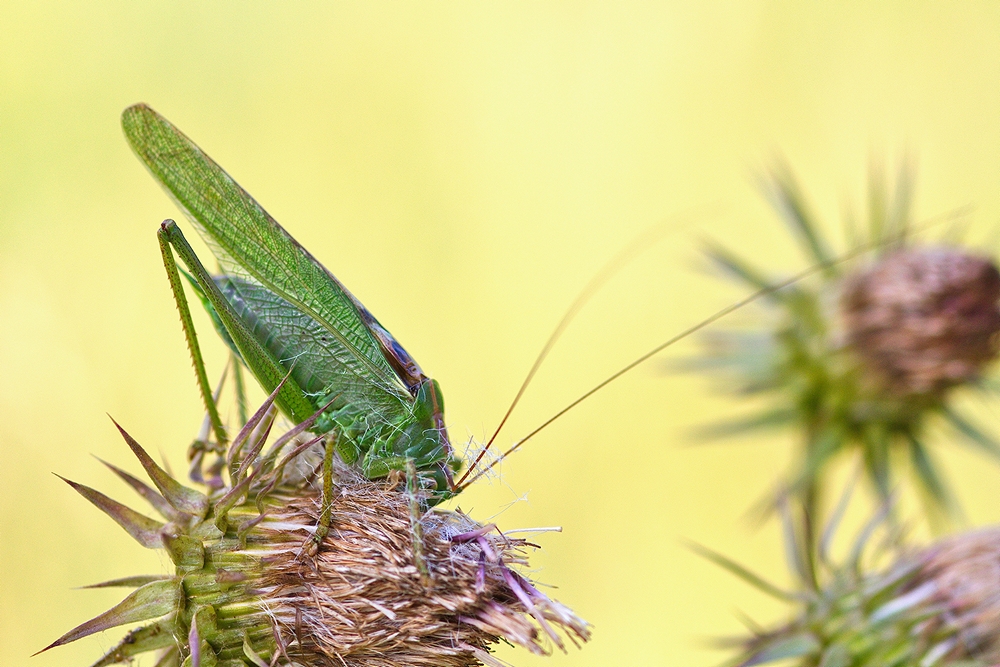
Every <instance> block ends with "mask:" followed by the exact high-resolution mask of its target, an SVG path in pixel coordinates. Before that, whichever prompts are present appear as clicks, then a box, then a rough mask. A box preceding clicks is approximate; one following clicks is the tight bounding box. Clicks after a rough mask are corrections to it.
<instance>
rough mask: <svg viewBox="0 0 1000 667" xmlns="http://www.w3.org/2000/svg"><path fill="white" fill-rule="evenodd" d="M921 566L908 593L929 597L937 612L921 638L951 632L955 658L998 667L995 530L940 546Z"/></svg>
mask: <svg viewBox="0 0 1000 667" xmlns="http://www.w3.org/2000/svg"><path fill="white" fill-rule="evenodd" d="M920 560H921V561H922V566H921V568H920V570H919V571H918V573H917V575H916V578H915V581H914V584H913V589H914V590H918V589H924V590H927V591H928V592H930V593H931V597H930V600H931V604H933V605H934V606H935V607H939V608H940V611H939V612H938V613H937V614H935V615H934V616H933V617H932V619H931V620H929V621H928V626H927V627H925V628H924V632H925V633H926V634H932V633H935V632H940V631H941V629H942V628H948V629H950V630H952V631H956V635H955V636H956V644H955V646H954V648H953V650H952V655H953V656H954V657H956V658H975V659H976V660H980V661H985V663H986V664H995V663H1000V528H997V527H993V528H987V529H983V530H978V531H974V532H970V533H964V534H962V535H959V536H956V537H953V538H951V539H948V540H945V541H943V542H939V543H937V544H935V545H934V546H932V547H930V548H928V549H927V550H926V551H924V552H923V554H921V556H920Z"/></svg>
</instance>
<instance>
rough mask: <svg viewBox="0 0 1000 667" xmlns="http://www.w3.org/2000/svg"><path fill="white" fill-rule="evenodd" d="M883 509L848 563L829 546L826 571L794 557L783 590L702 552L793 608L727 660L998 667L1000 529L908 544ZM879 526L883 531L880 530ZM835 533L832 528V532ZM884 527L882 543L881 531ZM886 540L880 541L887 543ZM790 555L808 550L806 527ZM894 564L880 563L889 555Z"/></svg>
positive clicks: (743, 664) (823, 562)
mask: <svg viewBox="0 0 1000 667" xmlns="http://www.w3.org/2000/svg"><path fill="white" fill-rule="evenodd" d="M885 516H886V515H885V514H882V515H880V516H878V517H876V518H875V519H873V520H872V522H871V523H869V524H868V525H867V526H865V527H864V529H863V530H862V531H861V533H860V534H859V535H858V537H857V539H856V541H855V543H854V544H853V546H852V548H851V550H850V555H849V556H848V557H847V558H846V559H844V560H843V561H841V562H836V563H835V562H833V560H832V559H831V558H830V557H829V556H828V554H826V553H824V554H823V558H821V559H820V561H819V569H818V571H815V572H811V573H810V572H806V571H805V570H803V569H801V567H800V565H801V562H799V563H794V564H793V572H794V573H795V575H796V581H797V583H796V586H795V588H794V589H793V590H783V589H780V588H779V587H777V586H774V585H772V584H769V583H767V582H765V581H764V580H763V579H761V578H759V577H756V575H752V574H751V573H749V572H748V571H747V570H745V569H743V568H742V567H740V566H739V565H736V564H735V563H733V562H732V561H729V560H728V559H726V558H725V557H723V556H720V555H718V554H715V553H713V552H710V551H707V550H705V551H704V553H705V554H706V555H707V556H708V557H709V558H711V559H712V560H714V561H716V562H717V563H720V564H722V565H723V566H725V567H727V568H728V569H730V570H731V571H733V572H736V573H737V574H739V575H740V576H742V577H743V578H744V579H745V580H746V581H748V582H750V583H752V584H753V585H755V586H756V587H758V588H760V589H761V590H764V591H765V592H768V593H770V594H772V595H776V596H778V597H781V598H782V599H784V600H786V601H787V602H788V603H789V604H790V605H791V610H790V615H789V620H787V621H786V622H785V623H783V624H781V625H778V626H777V627H774V628H772V629H762V628H759V627H758V628H755V629H754V630H753V633H752V635H751V636H749V637H745V638H736V639H734V640H729V641H726V642H724V644H725V645H730V646H732V645H735V646H736V647H738V655H737V656H736V658H735V659H733V660H732V661H731V662H730V663H729V664H731V665H734V666H738V667H750V666H751V665H762V664H768V663H772V662H777V661H781V660H791V662H788V663H782V664H789V665H796V666H797V667H885V666H887V665H892V666H894V667H934V666H936V667H959V666H961V667H991V666H994V665H996V664H997V663H998V661H1000V528H998V527H991V528H986V529H982V530H978V531H972V532H968V533H962V534H958V535H956V536H953V537H951V538H948V539H945V540H942V541H940V542H937V543H934V544H931V545H930V546H928V547H925V548H923V549H917V550H913V549H905V548H904V547H903V546H902V545H901V543H900V538H899V535H898V530H896V529H893V528H891V527H890V526H889V525H887V524H885V523H884V521H885ZM880 529H886V530H885V532H882V531H881V530H880ZM831 530H832V529H831ZM880 532H881V537H882V538H884V539H883V540H881V541H880V540H878V539H876V538H875V537H874V536H875V535H878V534H879V533H880ZM880 542H881V543H880ZM789 547H790V548H789V552H790V553H793V554H802V553H803V552H804V551H805V549H806V548H807V545H806V544H805V543H804V537H803V536H802V534H801V533H796V534H795V536H794V537H792V538H790V544H789ZM887 556H888V557H889V564H888V565H887V566H886V565H879V563H880V562H883V561H884V560H885V558H886V557H887Z"/></svg>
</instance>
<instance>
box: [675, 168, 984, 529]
mask: <svg viewBox="0 0 1000 667" xmlns="http://www.w3.org/2000/svg"><path fill="white" fill-rule="evenodd" d="M765 186H766V191H767V193H768V195H769V196H770V198H771V199H772V201H773V203H774V204H775V208H776V209H777V210H778V211H779V213H781V215H782V217H783V218H784V219H785V220H786V221H787V222H788V223H789V226H790V227H791V229H792V230H793V232H794V233H795V235H796V236H797V237H798V238H799V239H800V240H801V241H802V245H803V246H804V248H805V249H806V252H807V255H808V259H809V261H810V262H814V263H815V269H814V274H815V275H814V276H812V277H811V278H810V279H804V280H799V281H795V282H793V284H790V285H787V286H785V287H783V288H781V289H775V285H778V284H780V281H779V280H777V279H774V278H772V277H771V275H770V272H769V271H762V270H759V269H757V268H755V267H753V266H751V265H750V264H749V263H747V262H745V261H744V260H742V259H740V258H737V257H735V256H733V255H732V254H730V253H729V252H727V251H725V250H723V249H721V248H713V249H711V250H710V255H711V257H712V259H713V260H714V261H715V262H716V264H717V265H718V266H719V267H721V268H722V269H723V270H724V271H725V272H726V273H727V274H729V275H731V276H734V277H736V278H737V279H739V280H740V281H741V282H743V283H745V284H747V285H749V286H751V287H752V288H754V289H759V290H764V291H765V292H766V298H765V307H766V308H767V310H768V316H767V318H765V319H764V320H762V321H761V322H759V323H758V324H757V325H756V326H750V327H747V328H731V329H728V330H721V331H715V332H711V333H710V335H708V336H706V337H705V341H706V343H707V347H708V354H707V355H706V356H705V357H704V358H703V359H702V360H700V361H695V362H694V363H693V364H692V365H693V366H694V367H695V368H701V369H705V370H710V371H714V372H719V371H721V372H722V373H723V374H724V377H725V380H726V384H725V386H726V388H727V389H728V390H731V391H732V390H735V391H736V392H737V393H738V394H740V395H744V396H745V395H762V396H768V397H770V398H771V399H772V403H771V405H772V406H773V407H771V408H767V409H765V410H764V411H763V412H761V413H758V414H754V415H752V416H750V417H749V418H745V419H739V420H735V421H732V422H728V423H723V424H720V425H718V426H717V427H715V428H711V429H709V430H708V433H709V434H711V435H731V434H734V433H739V432H744V431H748V430H751V429H757V428H765V427H766V428H770V427H775V426H791V427H793V428H794V429H795V430H796V431H798V432H799V433H801V434H802V435H801V436H800V437H801V438H802V447H801V449H800V450H799V452H798V456H797V463H796V467H795V468H794V469H793V471H792V473H791V475H790V477H789V479H787V480H784V481H783V482H782V483H781V484H780V485H779V492H783V491H784V490H785V489H791V490H792V491H793V492H796V493H798V494H800V495H801V497H803V498H805V499H806V501H807V504H810V505H814V504H815V503H816V502H817V498H820V497H822V495H823V494H822V490H821V486H822V479H823V476H824V471H825V469H826V466H827V464H828V463H829V462H830V461H832V460H833V459H834V458H835V457H836V456H837V455H838V454H840V453H841V452H845V451H854V452H857V453H858V454H859V455H860V459H861V461H862V462H863V464H864V468H865V470H866V472H867V475H868V477H869V478H870V479H871V481H872V482H873V483H874V486H875V488H876V490H877V491H878V493H879V495H880V496H881V497H882V500H883V501H884V500H886V499H887V498H888V495H889V492H890V489H891V488H892V486H893V481H892V474H891V470H892V468H893V466H894V461H895V459H896V457H897V453H901V454H904V455H908V458H909V459H910V461H911V465H912V469H913V470H914V471H915V472H916V473H917V476H918V479H919V480H920V482H921V484H922V486H923V488H924V489H925V490H926V491H927V493H928V494H929V497H930V498H931V499H932V500H933V501H934V502H935V503H936V504H937V505H938V506H939V507H942V508H945V509H950V506H951V504H952V501H951V497H950V495H949V493H948V492H947V490H946V488H945V485H944V483H943V482H942V479H941V477H940V474H939V473H938V470H937V467H936V465H935V464H934V462H933V460H932V457H931V453H930V451H929V449H928V447H927V446H926V432H927V423H928V420H929V418H932V417H936V416H943V417H944V418H945V419H946V420H947V421H949V422H950V423H951V424H952V425H953V426H954V427H955V428H956V429H957V430H958V431H959V432H960V433H961V434H962V435H964V436H965V440H966V441H967V442H969V443H972V444H973V445H975V446H977V447H979V448H980V449H982V450H983V451H985V452H987V453H989V454H991V455H992V456H994V457H996V458H1000V443H997V442H995V441H994V440H993V439H992V438H990V437H989V436H988V435H987V434H985V433H984V432H982V431H981V430H980V429H978V428H977V427H975V426H974V425H973V424H971V423H970V422H969V420H968V419H966V418H964V417H962V416H960V415H959V414H958V413H957V412H956V411H955V409H954V407H953V401H952V400H951V399H952V395H951V393H950V392H951V390H952V389H954V388H956V387H959V386H969V385H976V384H977V383H978V382H979V380H980V379H981V378H982V376H983V373H984V371H985V368H986V364H988V363H989V362H990V361H992V360H993V359H994V358H995V357H996V355H997V349H998V348H997V343H998V331H1000V307H998V304H997V297H998V296H1000V274H998V272H997V269H996V267H995V266H994V264H993V263H992V262H991V261H990V260H989V259H987V258H984V257H980V256H977V255H975V254H974V253H971V252H969V251H967V250H965V249H962V248H958V247H945V246H929V245H922V244H920V243H918V242H916V241H914V240H913V236H914V230H913V225H912V223H911V220H910V208H911V202H910V199H911V191H912V188H911V186H910V178H909V175H908V173H907V172H906V170H905V169H904V170H903V171H902V172H901V174H900V177H899V179H898V181H897V183H896V187H895V189H894V190H892V191H891V190H890V188H889V186H888V185H887V184H886V182H885V180H884V179H883V178H882V177H881V176H879V174H878V172H873V177H872V179H871V183H870V186H869V187H870V193H869V196H870V206H869V217H868V220H867V222H866V224H865V225H864V229H863V230H859V229H858V226H856V225H855V224H854V223H853V222H851V221H850V220H848V225H847V226H848V234H847V235H848V237H849V239H851V241H850V243H851V246H850V249H849V251H848V252H847V253H845V254H844V255H841V256H837V255H835V254H834V252H833V251H832V250H831V243H830V242H828V241H827V240H826V239H825V238H824V237H823V235H822V234H821V232H820V229H819V225H818V224H817V223H816V221H815V219H814V218H813V217H812V215H811V214H810V213H809V210H808V207H807V206H806V204H805V200H804V197H803V196H802V194H801V192H800V190H799V188H798V186H797V185H796V183H795V181H794V179H793V178H792V176H791V175H790V173H789V172H788V171H787V170H786V169H779V170H776V171H775V172H774V173H773V174H772V175H771V177H770V178H769V180H767V181H766V183H765ZM814 510H815V508H813V509H812V510H810V511H809V513H810V515H811V516H812V518H813V520H817V519H818V515H817V513H816V512H815V511H814Z"/></svg>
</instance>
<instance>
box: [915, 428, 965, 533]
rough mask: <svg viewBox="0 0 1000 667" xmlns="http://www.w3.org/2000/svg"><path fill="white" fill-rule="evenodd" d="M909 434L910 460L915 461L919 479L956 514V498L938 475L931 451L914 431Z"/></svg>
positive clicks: (940, 503)
mask: <svg viewBox="0 0 1000 667" xmlns="http://www.w3.org/2000/svg"><path fill="white" fill-rule="evenodd" d="M907 436H908V437H909V440H910V460H911V461H912V462H913V469H914V470H916V471H917V479H919V480H920V483H921V485H922V486H923V487H924V490H925V491H927V494H928V495H929V496H930V498H931V499H932V500H933V501H934V502H935V503H937V505H939V506H940V507H942V508H944V510H945V512H947V513H948V514H952V515H954V514H955V513H956V512H957V508H956V506H955V499H954V498H953V497H952V495H951V493H949V492H948V489H947V487H945V485H944V482H943V481H942V480H941V477H940V476H939V475H938V472H937V468H936V467H935V466H934V463H933V461H931V457H930V452H928V451H927V447H926V446H924V444H923V443H922V442H920V441H919V440H918V439H917V437H916V435H914V434H913V433H912V432H911V433H907Z"/></svg>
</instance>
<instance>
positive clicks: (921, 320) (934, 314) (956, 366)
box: [841, 247, 1000, 396]
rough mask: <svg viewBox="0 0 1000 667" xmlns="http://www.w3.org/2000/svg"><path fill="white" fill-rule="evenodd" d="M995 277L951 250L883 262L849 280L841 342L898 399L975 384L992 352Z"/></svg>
mask: <svg viewBox="0 0 1000 667" xmlns="http://www.w3.org/2000/svg"><path fill="white" fill-rule="evenodd" d="M998 299H1000V272H998V271H997V268H996V266H994V265H993V263H992V262H990V261H989V260H988V259H985V258H983V257H976V256H973V255H969V254H966V253H964V252H960V251H958V250H954V249H951V248H942V247H936V248H920V249H908V250H902V251H899V252H895V253H892V254H890V255H887V256H885V257H883V258H882V259H880V260H879V262H878V263H876V264H875V265H874V266H872V267H871V268H869V269H868V270H866V271H863V272H861V273H858V274H856V275H854V276H852V277H851V278H849V279H848V280H847V283H846V285H845V288H844V291H843V295H842V302H841V307H842V311H843V316H844V321H845V327H846V331H847V339H848V343H849V345H850V346H851V348H852V349H853V350H854V351H855V353H856V354H857V355H858V356H859V357H860V359H861V361H862V363H863V366H864V368H865V371H866V372H867V373H866V374H867V375H868V376H869V378H870V379H872V380H874V381H875V382H876V383H877V384H878V385H879V386H881V387H883V388H884V389H886V390H888V391H890V392H891V393H893V394H894V395H896V396H911V395H933V394H939V393H940V392H942V391H944V390H946V389H948V388H949V387H953V386H955V385H958V384H961V383H963V382H967V381H969V380H971V379H973V378H975V377H976V376H977V375H978V374H979V372H980V371H981V369H982V367H983V365H984V364H986V363H987V362H989V361H991V360H993V359H994V358H995V357H996V356H997V352H998V332H1000V306H998V303H997V301H998Z"/></svg>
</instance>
